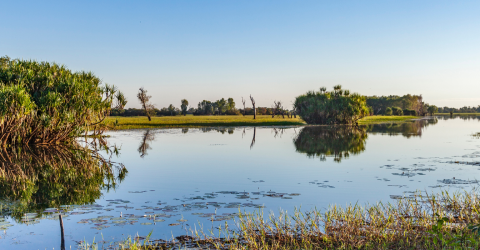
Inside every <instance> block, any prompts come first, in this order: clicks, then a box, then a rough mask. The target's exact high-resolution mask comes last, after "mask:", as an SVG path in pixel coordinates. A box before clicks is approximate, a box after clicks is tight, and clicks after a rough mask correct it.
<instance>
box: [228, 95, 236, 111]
mask: <svg viewBox="0 0 480 250" xmlns="http://www.w3.org/2000/svg"><path fill="white" fill-rule="evenodd" d="M234 109H235V101H234V100H233V98H231V97H230V98H228V100H227V110H229V111H230V110H234Z"/></svg>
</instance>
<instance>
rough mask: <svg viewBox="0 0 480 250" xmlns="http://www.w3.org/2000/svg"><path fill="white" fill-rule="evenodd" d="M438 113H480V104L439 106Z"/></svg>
mask: <svg viewBox="0 0 480 250" xmlns="http://www.w3.org/2000/svg"><path fill="white" fill-rule="evenodd" d="M438 113H480V105H478V107H470V106H464V107H461V108H458V109H457V108H450V107H446V106H445V107H439V108H438Z"/></svg>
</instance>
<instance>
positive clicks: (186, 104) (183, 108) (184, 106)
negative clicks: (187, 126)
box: [181, 99, 188, 116]
mask: <svg viewBox="0 0 480 250" xmlns="http://www.w3.org/2000/svg"><path fill="white" fill-rule="evenodd" d="M181 107H182V114H183V116H186V115H187V109H188V101H187V99H182V105H181Z"/></svg>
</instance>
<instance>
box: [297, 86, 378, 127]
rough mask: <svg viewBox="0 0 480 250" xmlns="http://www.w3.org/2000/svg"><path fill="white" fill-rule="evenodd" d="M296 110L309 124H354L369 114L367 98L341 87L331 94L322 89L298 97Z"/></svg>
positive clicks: (335, 88)
mask: <svg viewBox="0 0 480 250" xmlns="http://www.w3.org/2000/svg"><path fill="white" fill-rule="evenodd" d="M294 108H295V110H296V111H297V114H298V115H299V116H300V117H301V118H302V119H303V120H304V121H305V122H306V123H308V124H354V123H356V122H357V121H358V120H359V119H361V118H362V117H364V116H366V115H367V114H368V113H369V110H368V107H367V102H366V97H365V96H361V95H359V94H356V93H354V94H350V91H348V90H342V89H341V86H340V85H338V86H335V87H334V90H333V91H331V92H326V89H325V88H321V89H320V91H318V92H315V91H309V92H307V93H306V94H305V95H301V96H298V97H297V98H296V99H295V103H294Z"/></svg>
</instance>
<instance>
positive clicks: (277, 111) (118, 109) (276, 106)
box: [110, 87, 296, 121]
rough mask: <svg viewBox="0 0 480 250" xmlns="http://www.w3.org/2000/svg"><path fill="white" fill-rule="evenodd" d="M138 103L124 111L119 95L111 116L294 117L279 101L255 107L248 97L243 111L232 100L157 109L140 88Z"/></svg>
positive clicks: (171, 105)
mask: <svg viewBox="0 0 480 250" xmlns="http://www.w3.org/2000/svg"><path fill="white" fill-rule="evenodd" d="M137 98H138V101H139V102H140V105H141V108H140V109H137V108H129V109H125V105H126V104H127V99H126V98H125V96H124V95H123V93H121V92H120V93H119V94H118V95H117V96H116V98H115V100H116V102H115V103H114V104H113V106H112V109H111V111H110V115H111V116H145V115H146V116H147V117H148V119H149V121H151V117H152V116H176V115H187V114H191V115H244V116H245V115H253V116H254V119H255V118H256V115H271V116H272V117H274V116H282V117H283V118H285V116H287V117H288V118H290V117H296V113H295V111H294V110H288V109H285V108H284V107H283V103H282V102H281V101H274V103H273V105H272V107H270V108H268V107H258V108H257V107H255V99H254V98H253V97H252V96H250V102H251V105H252V107H251V108H250V107H246V99H244V98H243V97H242V104H243V109H241V108H240V109H237V108H236V103H235V100H234V99H233V98H231V97H230V98H227V99H225V98H221V99H219V100H216V101H208V100H203V101H201V102H199V103H198V105H197V107H196V108H194V107H190V106H189V102H188V100H187V99H182V100H181V101H180V108H178V107H175V106H174V105H173V104H170V105H169V106H168V107H164V108H161V109H158V108H156V107H155V105H154V104H152V103H151V102H150V99H151V96H150V95H148V91H147V90H146V89H145V88H143V87H142V88H140V89H139V92H138V94H137Z"/></svg>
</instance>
